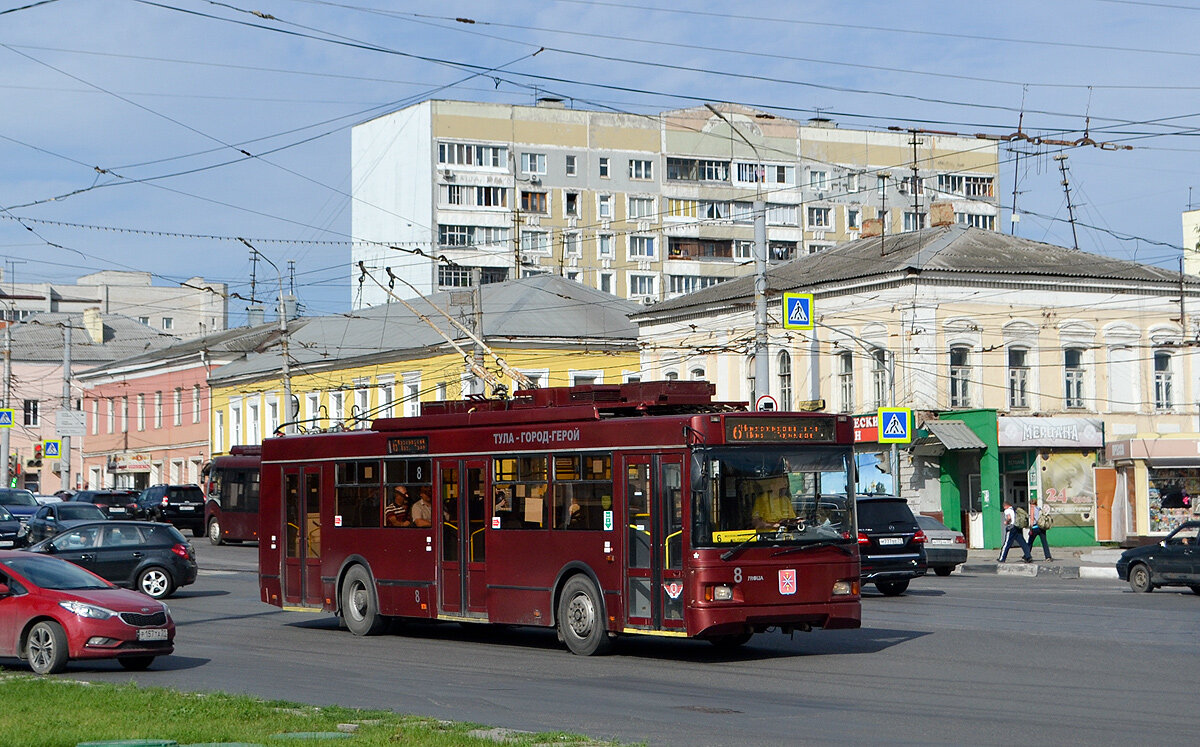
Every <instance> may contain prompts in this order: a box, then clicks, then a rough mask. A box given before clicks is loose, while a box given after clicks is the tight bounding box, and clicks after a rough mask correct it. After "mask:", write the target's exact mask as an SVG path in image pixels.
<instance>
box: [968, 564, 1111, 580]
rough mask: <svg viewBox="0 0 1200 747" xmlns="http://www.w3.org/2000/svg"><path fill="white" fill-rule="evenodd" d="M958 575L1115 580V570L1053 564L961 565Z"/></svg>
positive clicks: (1102, 567) (1100, 567)
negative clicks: (975, 574)
mask: <svg viewBox="0 0 1200 747" xmlns="http://www.w3.org/2000/svg"><path fill="white" fill-rule="evenodd" d="M958 570H959V572H960V573H994V574H996V575H997V576H1023V577H1026V578H1035V577H1037V576H1044V577H1053V578H1062V579H1079V578H1103V579H1116V578H1117V569H1116V568H1109V567H1104V566H1089V565H1084V566H1078V565H1055V564H1053V563H1041V562H1038V561H1034V562H1032V563H1022V562H1020V561H1019V560H1018V561H1017V562H1016V563H963V564H962V565H960V566H959V567H958Z"/></svg>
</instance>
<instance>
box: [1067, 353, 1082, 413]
mask: <svg viewBox="0 0 1200 747" xmlns="http://www.w3.org/2000/svg"><path fill="white" fill-rule="evenodd" d="M1063 377H1064V381H1063V392H1064V397H1063V399H1064V400H1065V401H1064V402H1063V404H1064V405H1065V406H1066V407H1067V408H1068V409H1082V408H1083V351H1082V350H1080V349H1079V348H1067V349H1066V350H1064V351H1063Z"/></svg>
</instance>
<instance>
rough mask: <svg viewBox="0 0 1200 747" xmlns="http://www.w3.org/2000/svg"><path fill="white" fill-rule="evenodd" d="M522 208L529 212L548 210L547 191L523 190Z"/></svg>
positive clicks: (544, 211)
mask: <svg viewBox="0 0 1200 747" xmlns="http://www.w3.org/2000/svg"><path fill="white" fill-rule="evenodd" d="M521 209H522V210H524V211H525V212H527V213H542V214H545V213H546V212H547V210H546V193H545V192H524V191H523V192H521Z"/></svg>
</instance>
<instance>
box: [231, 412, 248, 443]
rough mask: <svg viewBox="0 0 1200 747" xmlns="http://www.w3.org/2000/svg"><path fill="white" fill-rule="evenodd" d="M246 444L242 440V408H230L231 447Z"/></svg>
mask: <svg viewBox="0 0 1200 747" xmlns="http://www.w3.org/2000/svg"><path fill="white" fill-rule="evenodd" d="M240 443H245V441H244V440H243V439H242V408H241V407H240V406H238V405H233V404H231V405H230V406H229V445H230V446H234V445H236V444H240Z"/></svg>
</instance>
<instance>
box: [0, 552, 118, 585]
mask: <svg viewBox="0 0 1200 747" xmlns="http://www.w3.org/2000/svg"><path fill="white" fill-rule="evenodd" d="M3 564H4V565H5V566H7V567H8V568H11V569H12V570H13V571H15V572H16V573H17V575H20V576H24V577H25V578H26V579H28V580H29V581H30V582H31V583H33V584H35V585H37V586H40V587H42V588H43V589H58V590H67V589H108V588H111V586H112V585H111V584H109V583H108V582H107V581H105V580H104V579H102V578H97V577H96V576H93V575H92V574H91V573H88V572H87V571H85V570H83V569H82V568H80V567H79V566H77V565H73V564H71V563H68V562H67V561H65V560H59V559H58V558H48V557H46V556H44V555H29V556H28V557H23V558H10V559H8V560H5V561H3Z"/></svg>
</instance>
